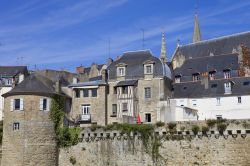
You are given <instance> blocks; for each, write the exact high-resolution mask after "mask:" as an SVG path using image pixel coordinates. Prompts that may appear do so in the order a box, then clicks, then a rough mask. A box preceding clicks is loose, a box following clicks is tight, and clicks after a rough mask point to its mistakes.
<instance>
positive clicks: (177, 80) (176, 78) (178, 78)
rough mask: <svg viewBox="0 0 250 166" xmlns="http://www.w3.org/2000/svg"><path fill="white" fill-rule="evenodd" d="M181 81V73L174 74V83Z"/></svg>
mask: <svg viewBox="0 0 250 166" xmlns="http://www.w3.org/2000/svg"><path fill="white" fill-rule="evenodd" d="M180 82H181V75H176V76H175V83H180Z"/></svg>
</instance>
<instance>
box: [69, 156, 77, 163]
mask: <svg viewBox="0 0 250 166" xmlns="http://www.w3.org/2000/svg"><path fill="white" fill-rule="evenodd" d="M69 161H70V163H71V164H72V165H75V164H76V158H75V157H74V156H70V158H69Z"/></svg>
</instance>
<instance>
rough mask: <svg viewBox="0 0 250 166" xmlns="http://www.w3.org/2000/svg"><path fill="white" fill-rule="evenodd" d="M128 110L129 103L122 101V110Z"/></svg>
mask: <svg viewBox="0 0 250 166" xmlns="http://www.w3.org/2000/svg"><path fill="white" fill-rule="evenodd" d="M127 111H128V103H122V112H127Z"/></svg>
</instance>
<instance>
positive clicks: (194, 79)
mask: <svg viewBox="0 0 250 166" xmlns="http://www.w3.org/2000/svg"><path fill="white" fill-rule="evenodd" d="M199 80H200V74H199V73H194V74H193V81H194V82H196V81H199Z"/></svg>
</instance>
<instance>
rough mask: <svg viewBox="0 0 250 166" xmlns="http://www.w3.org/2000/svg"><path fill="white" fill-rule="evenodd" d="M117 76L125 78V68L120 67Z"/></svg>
mask: <svg viewBox="0 0 250 166" xmlns="http://www.w3.org/2000/svg"><path fill="white" fill-rule="evenodd" d="M117 76H119V77H124V76H125V67H118V68H117Z"/></svg>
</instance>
